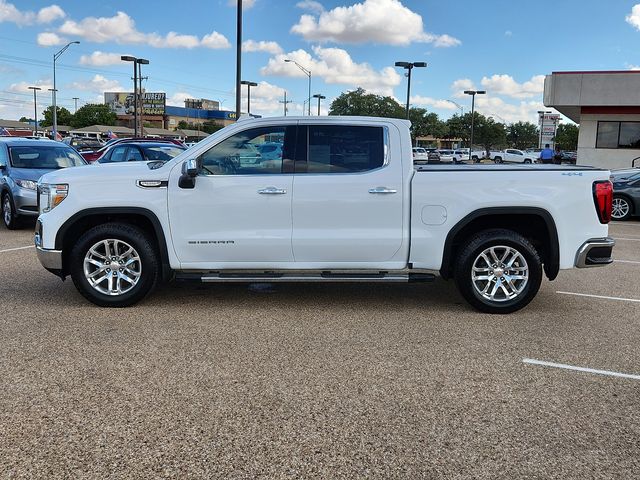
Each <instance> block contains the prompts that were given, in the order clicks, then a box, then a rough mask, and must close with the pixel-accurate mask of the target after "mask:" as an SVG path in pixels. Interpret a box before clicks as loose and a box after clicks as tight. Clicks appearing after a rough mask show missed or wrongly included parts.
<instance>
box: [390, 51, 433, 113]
mask: <svg viewBox="0 0 640 480" xmlns="http://www.w3.org/2000/svg"><path fill="white" fill-rule="evenodd" d="M426 66H427V63H426V62H413V63H412V62H396V67H402V68H404V69H405V70H406V71H407V72H406V73H405V76H406V77H407V119H408V118H409V96H410V95H411V70H413V68H414V67H423V68H424V67H426Z"/></svg>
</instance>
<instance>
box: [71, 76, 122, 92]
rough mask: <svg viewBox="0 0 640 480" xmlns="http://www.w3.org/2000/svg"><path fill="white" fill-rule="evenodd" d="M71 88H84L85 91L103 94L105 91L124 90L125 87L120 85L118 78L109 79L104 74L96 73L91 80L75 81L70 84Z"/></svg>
mask: <svg viewBox="0 0 640 480" xmlns="http://www.w3.org/2000/svg"><path fill="white" fill-rule="evenodd" d="M70 87H71V88H73V89H76V90H82V91H85V92H91V93H96V94H102V93H103V92H109V91H110V92H122V91H124V88H123V87H122V85H120V82H119V81H118V80H109V79H108V78H106V77H104V76H102V75H95V76H94V77H93V78H92V79H91V80H88V81H85V82H73V83H72V84H71V85H70Z"/></svg>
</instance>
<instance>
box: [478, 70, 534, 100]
mask: <svg viewBox="0 0 640 480" xmlns="http://www.w3.org/2000/svg"><path fill="white" fill-rule="evenodd" d="M544 77H545V76H544V75H535V76H533V77H531V79H530V80H528V81H526V82H524V83H518V82H516V81H515V80H514V78H513V77H512V76H511V75H504V74H503V75H492V76H491V77H483V78H482V80H481V81H480V83H481V84H482V86H483V87H484V88H486V89H487V91H490V92H491V93H495V94H498V95H505V96H508V97H513V98H530V97H535V96H538V95H542V93H543V92H544Z"/></svg>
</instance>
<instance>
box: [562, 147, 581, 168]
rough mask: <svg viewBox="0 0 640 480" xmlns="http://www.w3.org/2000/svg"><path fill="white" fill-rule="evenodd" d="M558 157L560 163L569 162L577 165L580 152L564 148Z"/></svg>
mask: <svg viewBox="0 0 640 480" xmlns="http://www.w3.org/2000/svg"><path fill="white" fill-rule="evenodd" d="M558 157H559V158H558V159H559V160H560V163H569V164H573V165H575V163H576V161H577V160H578V153H577V152H569V151H566V150H563V151H562V152H560V154H559V156H558Z"/></svg>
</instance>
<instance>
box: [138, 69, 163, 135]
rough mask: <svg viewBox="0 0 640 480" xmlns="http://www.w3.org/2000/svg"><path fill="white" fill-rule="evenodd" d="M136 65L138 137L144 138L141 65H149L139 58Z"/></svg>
mask: <svg viewBox="0 0 640 480" xmlns="http://www.w3.org/2000/svg"><path fill="white" fill-rule="evenodd" d="M136 63H137V64H138V82H139V87H138V96H139V99H140V110H139V112H140V136H141V137H144V101H143V98H142V97H143V95H142V65H149V60H147V59H145V58H139V59H137V60H136ZM144 79H145V80H148V79H149V77H144ZM163 126H164V125H163Z"/></svg>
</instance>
